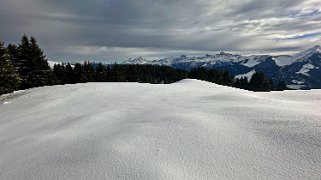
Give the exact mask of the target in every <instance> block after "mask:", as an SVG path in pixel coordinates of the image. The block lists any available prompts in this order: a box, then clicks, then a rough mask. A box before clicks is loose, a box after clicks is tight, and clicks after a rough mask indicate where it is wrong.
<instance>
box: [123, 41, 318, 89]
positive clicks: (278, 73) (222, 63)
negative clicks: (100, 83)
mask: <svg viewBox="0 0 321 180" xmlns="http://www.w3.org/2000/svg"><path fill="white" fill-rule="evenodd" d="M123 63H124V64H153V65H163V66H164V65H165V66H172V67H175V68H178V69H185V70H189V69H191V68H195V67H206V68H213V69H222V70H223V69H224V70H228V71H229V72H230V73H231V74H233V75H234V76H235V77H236V78H237V77H244V76H246V77H250V76H251V74H253V73H252V72H259V71H262V72H264V74H265V75H266V76H267V77H268V78H272V79H273V80H274V81H280V80H284V81H285V82H286V83H287V85H289V86H290V87H291V88H295V89H306V88H321V47H320V46H314V47H312V48H310V49H308V50H306V51H303V52H299V53H297V54H294V55H292V56H290V55H281V56H271V55H252V56H242V55H239V54H230V53H225V52H221V53H219V54H215V55H209V54H206V55H205V56H186V55H181V56H179V57H168V58H163V59H159V60H146V59H144V58H143V57H139V58H132V59H129V60H127V61H125V62H123Z"/></svg>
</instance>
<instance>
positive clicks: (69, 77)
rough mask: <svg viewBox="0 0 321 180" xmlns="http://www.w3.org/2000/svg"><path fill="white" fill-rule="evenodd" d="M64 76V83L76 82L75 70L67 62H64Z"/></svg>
mask: <svg viewBox="0 0 321 180" xmlns="http://www.w3.org/2000/svg"><path fill="white" fill-rule="evenodd" d="M65 69H66V78H65V83H66V84H74V83H76V79H77V78H76V75H75V72H74V70H73V68H72V66H71V64H70V63H67V64H66V67H65Z"/></svg>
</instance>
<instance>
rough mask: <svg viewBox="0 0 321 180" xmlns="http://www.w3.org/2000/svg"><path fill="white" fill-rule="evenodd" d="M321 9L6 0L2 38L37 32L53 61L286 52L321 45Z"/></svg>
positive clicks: (312, 4)
mask: <svg viewBox="0 0 321 180" xmlns="http://www.w3.org/2000/svg"><path fill="white" fill-rule="evenodd" d="M318 7H321V2H317V1H314V0H306V1H302V0H282V1H280V0H269V1H267V0H266V1H265V0H238V1H237V0H229V1H226V0H193V1H186V0H135V1H133V0H121V1H119V0H68V1H65V0H55V1H52V0H24V1H21V0H2V2H1V6H0V24H1V30H0V32H1V34H0V35H1V36H0V38H2V39H3V40H4V41H6V43H11V42H14V43H15V42H17V41H18V40H19V38H20V36H21V34H23V33H26V34H28V35H33V36H35V37H36V38H37V39H38V41H39V43H40V45H41V47H43V49H45V52H46V54H47V55H48V57H49V59H52V60H72V61H76V60H83V59H92V60H107V61H108V60H110V61H114V60H115V59H117V57H118V58H119V59H124V58H128V57H134V56H140V55H143V56H153V57H157V56H168V55H179V53H197V52H199V53H205V52H213V51H232V52H233V51H234V52H240V53H242V52H253V53H257V52H263V51H264V52H266V50H270V51H271V53H273V52H285V51H290V50H291V51H292V50H293V51H295V50H301V49H305V48H308V47H309V46H313V45H315V44H320V39H321V37H320V36H319V34H317V33H319V32H320V29H321V20H320V19H321V9H320V8H319V9H318ZM307 34H313V35H314V36H304V35H307ZM302 36H303V37H305V38H295V37H302ZM276 39H277V41H276Z"/></svg>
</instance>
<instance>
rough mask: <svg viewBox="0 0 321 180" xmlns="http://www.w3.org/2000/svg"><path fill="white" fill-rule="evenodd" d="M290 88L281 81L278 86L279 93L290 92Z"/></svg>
mask: <svg viewBox="0 0 321 180" xmlns="http://www.w3.org/2000/svg"><path fill="white" fill-rule="evenodd" d="M288 89H289V88H288V87H287V86H286V84H285V82H284V81H280V82H279V84H278V85H277V86H276V90H277V91H284V90H288Z"/></svg>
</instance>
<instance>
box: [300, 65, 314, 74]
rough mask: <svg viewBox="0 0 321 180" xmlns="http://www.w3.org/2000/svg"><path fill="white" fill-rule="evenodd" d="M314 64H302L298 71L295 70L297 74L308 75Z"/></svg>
mask: <svg viewBox="0 0 321 180" xmlns="http://www.w3.org/2000/svg"><path fill="white" fill-rule="evenodd" d="M314 68H315V66H314V65H313V64H310V63H308V64H305V65H303V66H302V68H301V69H300V71H298V72H296V73H297V74H303V75H305V76H310V74H309V72H310V70H312V69H314Z"/></svg>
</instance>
